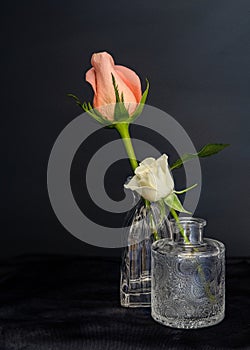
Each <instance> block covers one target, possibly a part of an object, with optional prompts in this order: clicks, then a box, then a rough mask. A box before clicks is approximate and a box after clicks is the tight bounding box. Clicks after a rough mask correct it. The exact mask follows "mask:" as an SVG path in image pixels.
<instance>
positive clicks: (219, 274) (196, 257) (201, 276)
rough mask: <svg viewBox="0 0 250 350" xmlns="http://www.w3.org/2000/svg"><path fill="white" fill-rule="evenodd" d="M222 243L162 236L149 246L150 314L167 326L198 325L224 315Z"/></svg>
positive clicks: (215, 321) (216, 320)
mask: <svg viewBox="0 0 250 350" xmlns="http://www.w3.org/2000/svg"><path fill="white" fill-rule="evenodd" d="M224 252H225V249H224V245H223V244H222V243H220V242H218V241H215V240H211V239H205V240H204V241H203V242H202V243H199V244H197V245H191V244H190V245H188V244H183V242H182V243H180V242H175V241H172V240H168V239H163V240H159V241H157V242H155V243H154V244H153V246H152V317H153V318H154V319H155V320H156V321H158V322H160V323H163V324H165V325H167V326H171V327H176V328H200V327H206V326H210V325H214V324H216V323H218V322H220V321H221V320H222V319H223V318H224V309H225V257H224Z"/></svg>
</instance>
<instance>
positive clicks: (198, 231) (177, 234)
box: [171, 217, 206, 245]
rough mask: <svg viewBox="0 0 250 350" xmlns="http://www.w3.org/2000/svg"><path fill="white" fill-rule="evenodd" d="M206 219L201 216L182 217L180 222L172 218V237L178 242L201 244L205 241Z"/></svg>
mask: <svg viewBox="0 0 250 350" xmlns="http://www.w3.org/2000/svg"><path fill="white" fill-rule="evenodd" d="M205 226H206V221H205V220H203V219H200V218H193V217H181V218H179V222H176V221H175V220H174V219H173V220H171V239H172V240H173V241H175V242H176V243H177V244H182V245H183V244H185V245H186V244H187V245H188V244H192V245H199V244H202V243H203V229H204V227H205Z"/></svg>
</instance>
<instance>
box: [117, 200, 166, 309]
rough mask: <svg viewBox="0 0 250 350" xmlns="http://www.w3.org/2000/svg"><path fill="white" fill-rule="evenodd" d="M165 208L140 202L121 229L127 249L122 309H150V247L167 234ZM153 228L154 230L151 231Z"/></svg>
mask: <svg viewBox="0 0 250 350" xmlns="http://www.w3.org/2000/svg"><path fill="white" fill-rule="evenodd" d="M164 214H165V208H164V210H163V208H162V207H160V206H159V204H156V203H153V204H151V205H150V207H146V206H145V203H144V201H143V200H140V201H139V202H138V203H137V205H136V206H135V207H134V208H133V210H132V211H131V212H130V215H129V218H128V220H127V221H128V222H127V224H128V226H127V228H125V229H124V233H125V237H124V239H126V242H127V244H128V246H127V247H125V248H124V250H123V256H122V264H121V281H120V301H121V305H122V306H125V307H150V306H151V246H152V243H153V242H154V241H155V238H156V237H155V234H154V233H153V231H155V232H156V233H157V236H158V237H157V238H164V237H167V235H168V230H167V225H166V222H165V217H164ZM153 229H154V230H153Z"/></svg>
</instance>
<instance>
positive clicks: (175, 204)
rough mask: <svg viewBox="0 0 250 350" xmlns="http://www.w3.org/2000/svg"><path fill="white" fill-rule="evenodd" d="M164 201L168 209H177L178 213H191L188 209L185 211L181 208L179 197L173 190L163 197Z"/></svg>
mask: <svg viewBox="0 0 250 350" xmlns="http://www.w3.org/2000/svg"><path fill="white" fill-rule="evenodd" d="M164 202H165V203H166V205H167V206H168V207H169V208H170V209H174V210H177V211H178V212H180V213H187V214H192V213H191V212H190V211H187V210H186V209H184V208H183V206H182V204H181V202H180V200H179V198H178V197H177V195H176V193H174V191H173V192H172V193H170V194H169V195H168V196H167V197H165V198H164Z"/></svg>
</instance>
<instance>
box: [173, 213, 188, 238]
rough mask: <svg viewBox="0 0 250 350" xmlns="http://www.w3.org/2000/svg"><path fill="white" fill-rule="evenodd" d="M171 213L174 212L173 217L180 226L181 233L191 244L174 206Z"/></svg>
mask: <svg viewBox="0 0 250 350" xmlns="http://www.w3.org/2000/svg"><path fill="white" fill-rule="evenodd" d="M170 213H171V214H172V216H173V218H174V219H175V221H176V223H177V225H178V227H179V230H180V233H181V234H182V237H183V238H184V242H185V243H187V244H190V241H189V239H188V238H187V236H186V233H185V232H184V230H183V227H182V226H181V224H180V219H179V216H178V215H177V213H176V211H175V210H174V209H173V208H170Z"/></svg>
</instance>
